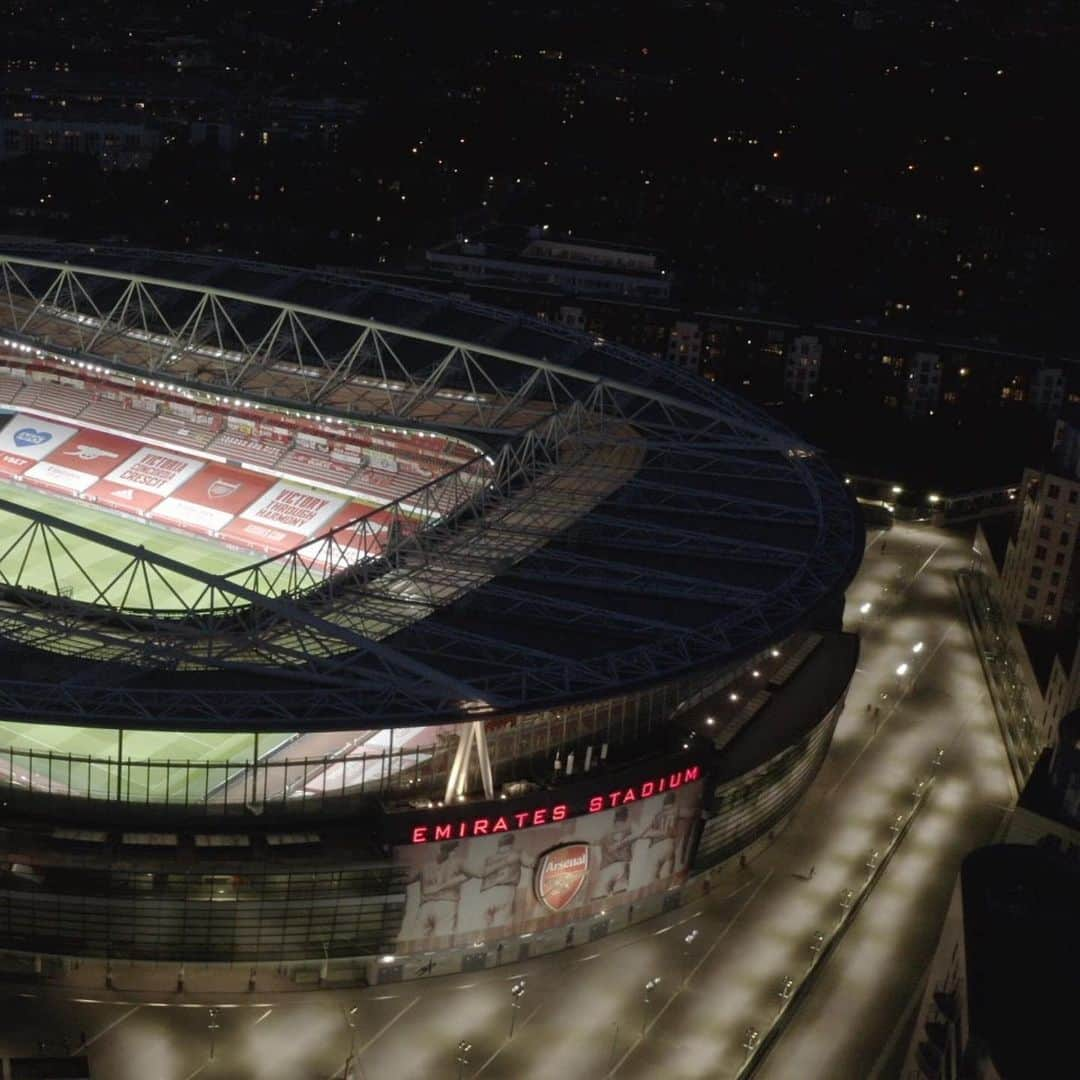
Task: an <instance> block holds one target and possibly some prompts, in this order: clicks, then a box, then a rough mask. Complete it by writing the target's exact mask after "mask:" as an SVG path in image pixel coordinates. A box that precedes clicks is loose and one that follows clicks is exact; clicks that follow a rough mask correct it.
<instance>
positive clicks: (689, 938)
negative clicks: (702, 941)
mask: <svg viewBox="0 0 1080 1080" xmlns="http://www.w3.org/2000/svg"><path fill="white" fill-rule="evenodd" d="M700 933H701V931H700V930H691V931H690V933H688V934H687V935H686V937H684V938H683V944H684V945H685V946H686V948H685V949H683V955H684V956H685V957H686V971H685V973H684V975H683V985H685V984H686V980H687V978H688V977H689V975H690V959H691V951H690V950H691V947H692V946H693V944H694V942H695V941H697V938H698V934H700Z"/></svg>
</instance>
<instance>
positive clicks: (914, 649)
mask: <svg viewBox="0 0 1080 1080" xmlns="http://www.w3.org/2000/svg"><path fill="white" fill-rule="evenodd" d="M911 651H912V652H913V653H915V655H916V656H918V655H919V653H921V652H922V651H923V643H922V642H921V641H916V642H915V644H914V645H912V646H911Z"/></svg>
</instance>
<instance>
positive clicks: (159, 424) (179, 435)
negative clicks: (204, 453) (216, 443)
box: [141, 415, 215, 450]
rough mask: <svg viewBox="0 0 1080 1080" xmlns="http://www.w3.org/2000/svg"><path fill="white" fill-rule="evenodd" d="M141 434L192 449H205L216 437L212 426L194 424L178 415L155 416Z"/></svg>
mask: <svg viewBox="0 0 1080 1080" xmlns="http://www.w3.org/2000/svg"><path fill="white" fill-rule="evenodd" d="M141 434H143V435H148V436H149V437H150V438H153V439H161V440H163V441H166V442H170V443H173V444H174V445H176V446H187V447H190V448H191V449H192V450H205V449H206V448H207V447H208V446H209V445H210V443H211V442H212V441H213V439H214V435H215V432H214V430H213V429H212V428H209V427H203V426H201V425H199V424H193V423H192V422H191V421H190V420H181V419H180V418H179V417H176V416H160V415H158V416H154V417H152V418H151V419H150V421H149V423H147V424H145V425H143V427H142V429H141Z"/></svg>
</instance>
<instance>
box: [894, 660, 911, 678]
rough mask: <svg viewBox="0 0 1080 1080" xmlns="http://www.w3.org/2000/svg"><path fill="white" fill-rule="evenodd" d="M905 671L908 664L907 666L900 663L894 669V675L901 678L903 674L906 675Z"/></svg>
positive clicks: (906, 671)
mask: <svg viewBox="0 0 1080 1080" xmlns="http://www.w3.org/2000/svg"><path fill="white" fill-rule="evenodd" d="M907 673H908V666H907V664H901V665H900V666H899V667H898V668H897V669H896V677H897V678H898V679H902V678H903V677H904V676H905V675H906V674H907Z"/></svg>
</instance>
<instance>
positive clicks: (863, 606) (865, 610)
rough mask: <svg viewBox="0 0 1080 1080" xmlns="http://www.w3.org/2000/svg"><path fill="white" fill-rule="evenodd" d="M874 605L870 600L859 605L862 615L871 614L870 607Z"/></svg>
mask: <svg viewBox="0 0 1080 1080" xmlns="http://www.w3.org/2000/svg"><path fill="white" fill-rule="evenodd" d="M872 606H873V605H871V603H870V601H869V600H867V601H866V602H865V603H863V604H860V605H859V613H860V614H861V615H869V614H870V608H871V607H872Z"/></svg>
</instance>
